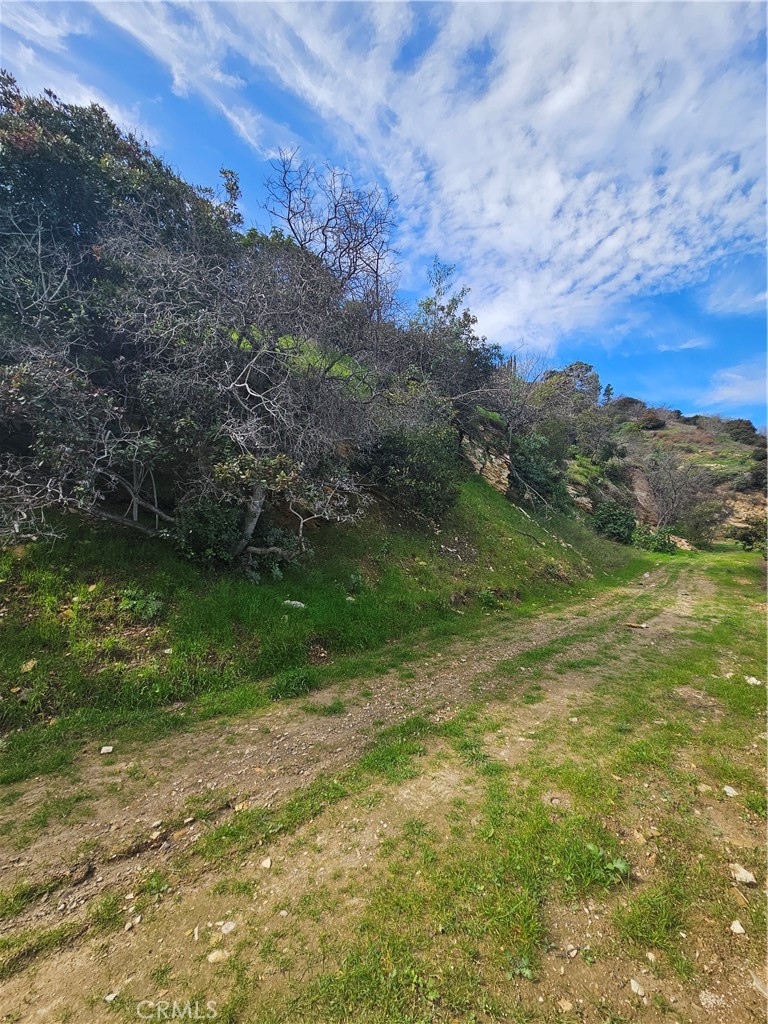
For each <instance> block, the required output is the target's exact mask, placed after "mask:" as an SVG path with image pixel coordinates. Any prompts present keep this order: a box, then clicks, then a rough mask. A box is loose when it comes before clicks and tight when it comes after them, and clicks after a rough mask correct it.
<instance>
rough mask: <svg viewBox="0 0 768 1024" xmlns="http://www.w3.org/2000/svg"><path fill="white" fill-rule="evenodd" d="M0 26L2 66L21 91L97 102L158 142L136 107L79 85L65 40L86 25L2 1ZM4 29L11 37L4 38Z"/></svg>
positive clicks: (128, 128)
mask: <svg viewBox="0 0 768 1024" xmlns="http://www.w3.org/2000/svg"><path fill="white" fill-rule="evenodd" d="M51 6H52V5H51ZM0 28H1V29H2V31H3V34H4V39H3V53H2V63H3V67H5V68H7V69H8V70H9V71H11V73H12V74H14V75H15V76H16V78H17V80H18V82H19V85H20V86H21V88H22V89H23V90H25V91H26V92H28V93H30V94H33V95H35V94H39V93H42V91H43V90H44V89H50V90H51V91H52V92H54V93H55V94H56V96H58V98H59V99H61V100H63V101H64V102H65V103H75V104H79V105H83V106H86V105H88V104H89V103H98V104H99V106H102V107H104V109H105V110H106V111H107V113H108V114H109V115H110V117H111V118H112V119H113V120H114V121H115V122H117V124H119V125H120V126H121V127H122V128H124V129H125V130H126V131H131V132H134V133H135V134H136V135H138V136H140V137H141V138H143V139H146V141H147V142H149V144H150V145H156V144H157V143H158V141H159V135H158V133H157V131H156V130H155V129H154V128H153V127H152V126H151V125H150V124H148V123H147V122H146V120H145V119H144V117H143V115H142V112H141V109H140V107H139V106H138V104H130V105H128V106H126V105H125V104H124V103H120V102H119V101H117V100H115V99H114V98H113V97H112V96H109V95H107V94H106V93H105V92H103V91H102V90H101V89H99V88H98V87H96V86H94V85H92V84H91V83H88V82H85V81H83V79H82V77H81V68H80V67H78V70H77V71H76V70H74V67H73V61H72V60H71V59H70V57H69V55H68V54H67V51H66V47H65V46H64V40H65V39H66V37H67V36H68V35H72V34H73V33H77V34H83V33H85V32H86V31H87V29H88V26H87V25H86V23H85V22H83V21H78V22H73V21H70V20H69V19H68V18H67V16H66V14H64V13H62V12H61V11H54V12H53V13H52V15H51V18H50V20H46V13H44V11H43V9H42V8H41V7H40V6H38V5H35V4H22V3H10V4H9V3H6V4H3V5H2V6H0ZM9 30H10V31H11V32H12V33H13V35H9V34H8V31H9ZM82 70H87V69H82Z"/></svg>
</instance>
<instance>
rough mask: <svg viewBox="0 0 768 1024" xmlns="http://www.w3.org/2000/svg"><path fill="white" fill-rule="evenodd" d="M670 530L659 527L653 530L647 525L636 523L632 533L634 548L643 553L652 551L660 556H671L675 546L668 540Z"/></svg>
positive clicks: (675, 549)
mask: <svg viewBox="0 0 768 1024" xmlns="http://www.w3.org/2000/svg"><path fill="white" fill-rule="evenodd" d="M671 533H672V530H671V528H670V527H668V526H659V527H657V528H656V529H654V528H653V527H651V526H648V525H647V523H638V524H637V526H636V527H635V529H634V530H633V531H632V543H633V544H634V546H635V547H636V548H642V549H643V550H644V551H653V552H656V553H657V554H660V555H673V554H674V553H675V552H676V551H677V546H676V544H675V542H674V541H673V540H670V539H669V538H670V534H671Z"/></svg>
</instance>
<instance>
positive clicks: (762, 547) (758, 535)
mask: <svg viewBox="0 0 768 1024" xmlns="http://www.w3.org/2000/svg"><path fill="white" fill-rule="evenodd" d="M767 529H768V525H767V524H766V517H765V516H764V515H762V516H750V517H749V519H747V521H746V523H743V524H741V525H739V526H732V527H731V528H730V530H729V531H728V536H729V537H731V538H732V539H733V540H735V541H737V542H738V543H739V544H741V546H742V547H743V548H744V550H745V551H759V552H760V554H761V555H762V556H763V558H766V557H768V554H766V547H767V544H766V530H767Z"/></svg>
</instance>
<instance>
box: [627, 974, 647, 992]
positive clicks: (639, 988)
mask: <svg viewBox="0 0 768 1024" xmlns="http://www.w3.org/2000/svg"><path fill="white" fill-rule="evenodd" d="M629 987H630V988H631V989H632V991H633V992H634V993H635V995H636V996H644V995H645V989H644V988H643V986H642V985H641V984H640V982H639V981H635V979H634V978H632V979H631V980H630V982H629Z"/></svg>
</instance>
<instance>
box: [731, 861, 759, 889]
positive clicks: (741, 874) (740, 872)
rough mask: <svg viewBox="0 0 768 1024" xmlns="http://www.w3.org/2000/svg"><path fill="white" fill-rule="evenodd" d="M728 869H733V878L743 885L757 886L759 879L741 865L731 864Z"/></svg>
mask: <svg viewBox="0 0 768 1024" xmlns="http://www.w3.org/2000/svg"><path fill="white" fill-rule="evenodd" d="M728 867H729V868H730V869H731V877H732V878H733V879H735V881H737V882H739V883H740V884H741V885H757V879H756V878H755V876H754V875H753V874H752V872H751V871H747V869H746V868H743V867H742V866H741V864H729V865H728Z"/></svg>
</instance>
